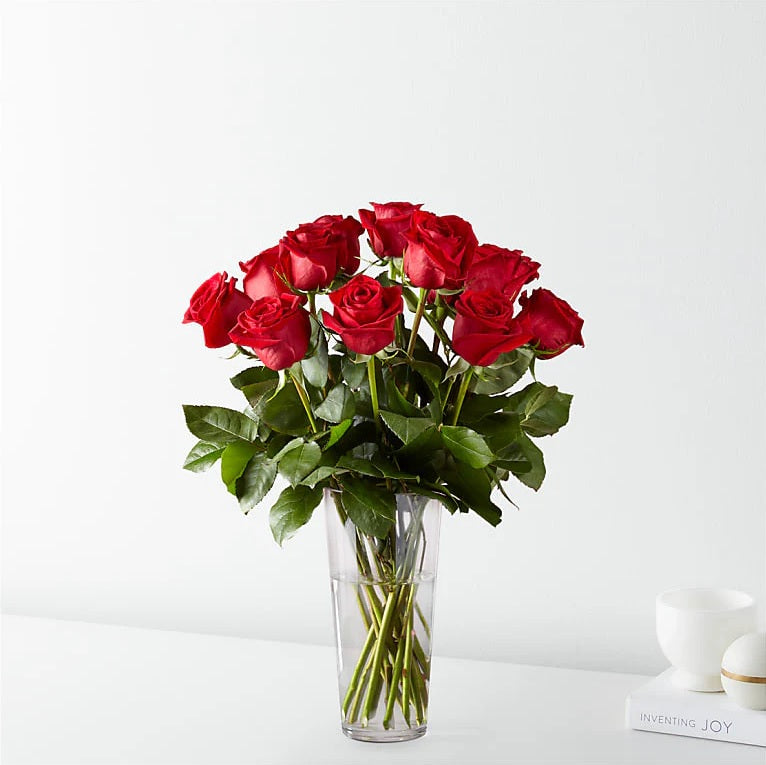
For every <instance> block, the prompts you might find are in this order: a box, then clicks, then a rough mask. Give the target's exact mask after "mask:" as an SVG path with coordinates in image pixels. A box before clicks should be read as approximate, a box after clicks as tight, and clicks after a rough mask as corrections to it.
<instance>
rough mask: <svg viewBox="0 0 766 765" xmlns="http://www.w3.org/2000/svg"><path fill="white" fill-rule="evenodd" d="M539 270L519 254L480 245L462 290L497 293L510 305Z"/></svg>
mask: <svg viewBox="0 0 766 765" xmlns="http://www.w3.org/2000/svg"><path fill="white" fill-rule="evenodd" d="M539 268H540V264H539V263H535V261H534V260H532V259H531V258H528V257H527V256H526V255H524V254H522V251H521V250H506V249H505V248H504V247H497V246H496V245H494V244H480V245H479V246H478V247H477V248H476V253H475V254H474V256H473V261H472V262H471V267H470V268H469V269H468V273H467V274H466V277H465V286H466V289H472V290H487V289H496V290H500V291H501V292H502V293H503V294H504V295H505V296H506V297H507V298H508V300H510V301H511V302H513V301H514V300H516V298H517V297H518V296H519V293H520V292H521V289H522V287H523V286H524V285H525V284H529V282H531V281H533V280H534V279H537V277H538V276H539Z"/></svg>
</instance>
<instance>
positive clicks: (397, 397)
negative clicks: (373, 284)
mask: <svg viewBox="0 0 766 765" xmlns="http://www.w3.org/2000/svg"><path fill="white" fill-rule="evenodd" d="M385 377H386V393H387V394H388V408H389V409H390V410H391V411H392V412H395V413H396V414H401V415H404V416H405V417H422V416H423V413H422V412H421V411H420V409H418V408H417V407H416V406H415V405H414V404H411V403H410V402H409V401H407V399H406V398H405V397H404V396H403V395H402V392H401V391H400V390H399V388H398V387H397V385H396V380H394V378H393V376H391V375H388V374H387V375H386V376H385Z"/></svg>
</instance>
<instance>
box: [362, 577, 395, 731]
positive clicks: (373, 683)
mask: <svg viewBox="0 0 766 765" xmlns="http://www.w3.org/2000/svg"><path fill="white" fill-rule="evenodd" d="M395 605H396V591H395V590H392V591H391V592H390V593H389V594H388V597H387V598H386V607H385V609H384V610H383V618H382V619H381V622H380V633H379V634H378V640H377V642H376V643H375V653H374V654H373V658H372V668H371V670H370V671H371V675H370V683H369V685H368V686H367V693H366V694H365V697H364V708H363V709H362V725H364V726H366V725H367V723H368V722H369V719H370V717H371V716H372V713H373V711H374V709H375V706H376V705H377V703H378V695H379V693H380V670H381V667H382V663H383V656H384V654H385V652H386V644H387V642H388V631H389V629H390V627H391V620H392V619H393V616H394V606H395Z"/></svg>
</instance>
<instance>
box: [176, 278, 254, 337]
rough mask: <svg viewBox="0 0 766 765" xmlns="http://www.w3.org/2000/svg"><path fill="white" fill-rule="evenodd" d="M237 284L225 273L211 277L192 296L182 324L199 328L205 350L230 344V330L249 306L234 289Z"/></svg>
mask: <svg viewBox="0 0 766 765" xmlns="http://www.w3.org/2000/svg"><path fill="white" fill-rule="evenodd" d="M236 283H237V280H236V279H234V278H232V279H229V277H228V274H227V273H226V271H224V272H223V273H220V274H214V275H213V276H211V277H210V278H209V279H208V280H207V281H206V282H203V283H202V284H201V285H200V286H199V287H198V288H197V290H196V292H195V293H194V294H193V295H192V299H191V302H190V303H189V307H188V308H187V309H186V313H185V314H184V320H183V323H184V324H190V323H192V322H194V323H195V324H201V325H202V333H203V335H204V337H205V345H206V346H207V347H208V348H223V346H224V345H228V344H229V343H230V342H231V340H229V330H230V329H231V328H232V327H233V326H234V325H235V324H236V323H237V316H239V314H240V313H242V311H244V310H245V309H246V308H247V307H248V306H249V305H250V304H251V303H252V300H250V298H249V297H248V296H247V295H245V293H244V292H240V291H239V290H238V289H235V286H234V285H235V284H236Z"/></svg>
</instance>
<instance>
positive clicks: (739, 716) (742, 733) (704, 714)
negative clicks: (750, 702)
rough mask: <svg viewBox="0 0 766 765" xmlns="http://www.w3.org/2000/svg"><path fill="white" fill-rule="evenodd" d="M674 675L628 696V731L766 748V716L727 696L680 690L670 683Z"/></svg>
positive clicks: (660, 679)
mask: <svg viewBox="0 0 766 765" xmlns="http://www.w3.org/2000/svg"><path fill="white" fill-rule="evenodd" d="M673 671H674V670H673V669H668V670H666V671H665V672H663V673H662V674H661V675H660V676H659V677H655V678H654V680H652V681H650V682H648V683H647V684H646V685H642V686H641V687H640V688H639V689H638V690H635V691H633V692H632V693H631V694H630V695H629V696H628V700H627V704H626V708H625V721H626V724H627V725H628V727H630V728H635V729H636V730H649V731H655V732H657V733H670V734H673V735H675V736H694V737H695V738H711V739H715V740H716V741H731V742H733V743H738V744H754V745H755V746H766V712H756V711H755V710H752V709H743V708H742V707H739V706H737V705H736V704H735V703H734V702H733V701H732V700H731V699H730V698H729V697H728V696H727V695H726V694H725V693H698V692H696V691H686V690H684V689H683V688H677V687H676V686H675V685H673V683H672V682H671V676H672V674H673Z"/></svg>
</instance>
